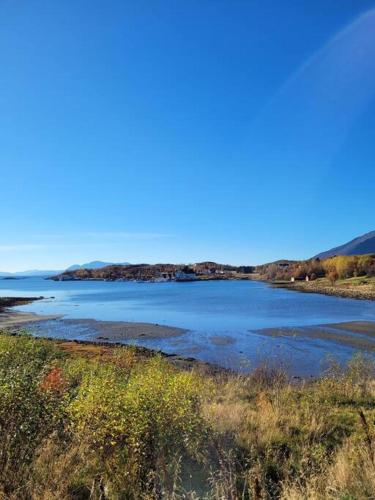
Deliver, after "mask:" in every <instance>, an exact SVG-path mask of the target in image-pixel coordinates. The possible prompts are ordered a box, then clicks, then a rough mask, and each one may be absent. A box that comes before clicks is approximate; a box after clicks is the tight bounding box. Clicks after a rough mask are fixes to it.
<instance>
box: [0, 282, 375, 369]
mask: <svg viewBox="0 0 375 500" xmlns="http://www.w3.org/2000/svg"><path fill="white" fill-rule="evenodd" d="M6 295H8V296H16V295H18V296H31V295H35V296H39V295H43V296H45V297H51V296H53V297H54V298H53V299H46V300H43V301H40V302H34V303H32V304H28V305H26V306H22V307H19V308H18V309H19V310H23V311H29V312H35V313H38V314H61V315H63V316H64V317H66V318H73V319H74V318H93V319H98V320H112V321H113V320H114V321H116V320H117V321H137V322H138V321H139V322H151V323H158V324H165V325H171V326H177V327H182V328H186V329H187V330H189V332H187V333H186V334H184V335H182V336H179V337H176V338H172V339H171V338H169V339H153V340H142V341H137V343H138V344H142V345H145V346H148V347H152V348H157V349H162V350H164V351H166V352H175V353H178V354H182V355H185V356H193V357H197V358H200V359H203V360H206V361H211V362H215V363H218V364H220V365H222V366H226V367H231V368H235V369H244V370H246V369H248V368H249V367H253V366H255V365H256V364H258V363H259V361H260V360H261V359H263V358H265V357H267V358H271V359H277V360H279V359H282V360H283V362H284V363H286V364H287V366H288V367H289V369H290V371H292V372H293V373H295V374H299V375H309V374H311V375H315V374H316V373H318V372H319V370H320V367H321V363H322V361H323V360H324V359H325V358H326V357H327V355H330V354H333V355H335V356H336V357H337V358H338V359H339V360H341V361H346V360H347V359H349V358H350V357H351V356H352V354H353V352H354V351H355V349H354V348H353V347H350V346H347V345H343V344H341V343H339V342H335V341H330V340H326V339H324V340H322V339H312V338H308V337H303V336H302V337H301V336H298V337H297V336H296V337H290V336H289V337H283V336H281V337H268V336H265V335H263V334H262V333H261V332H259V331H258V330H259V329H262V328H272V327H294V326H309V325H321V324H325V323H338V322H343V321H358V320H366V321H375V303H374V302H371V301H362V300H353V299H343V298H338V297H331V296H325V295H318V294H304V293H299V292H293V291H290V290H284V289H280V288H277V289H274V288H270V287H269V286H268V285H267V284H265V283H261V282H253V281H208V282H190V283H132V282H100V281H96V282H84V281H81V282H73V281H71V282H54V281H50V280H43V279H41V278H27V279H22V280H0V296H6ZM35 328H36V327H35ZM55 330H56V326H53V322H46V324H45V325H44V326H43V325H41V324H39V330H38V331H39V332H40V333H41V334H43V333H45V332H47V333H49V334H50V335H52V334H54V333H55V334H56V335H60V336H65V337H68V338H89V336H90V332H87V331H84V332H82V331H81V330H79V329H78V327H77V329H75V328H74V327H72V326H70V327H69V328H65V329H64V327H62V326H61V327H60V331H59V332H57V333H56V331H55Z"/></svg>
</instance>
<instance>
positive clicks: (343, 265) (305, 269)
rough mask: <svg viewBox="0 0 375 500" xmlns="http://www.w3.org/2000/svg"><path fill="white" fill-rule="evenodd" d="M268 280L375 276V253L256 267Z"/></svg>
mask: <svg viewBox="0 0 375 500" xmlns="http://www.w3.org/2000/svg"><path fill="white" fill-rule="evenodd" d="M256 272H258V273H259V274H260V275H261V276H262V278H263V279H267V280H271V281H274V280H287V281H290V280H291V279H292V278H294V279H296V280H302V279H306V277H308V279H309V280H315V279H317V278H328V279H329V280H330V281H331V282H335V281H337V280H338V279H347V278H354V277H359V276H369V277H373V276H375V254H369V255H352V256H344V255H339V256H336V257H330V258H329V259H324V260H320V259H310V260H304V261H287V260H284V261H278V262H272V263H270V264H264V265H262V266H258V267H257V269H256Z"/></svg>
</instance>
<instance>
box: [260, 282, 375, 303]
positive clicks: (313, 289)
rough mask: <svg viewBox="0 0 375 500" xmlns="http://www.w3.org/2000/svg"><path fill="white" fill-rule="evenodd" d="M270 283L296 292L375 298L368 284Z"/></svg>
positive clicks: (348, 297) (373, 291)
mask: <svg viewBox="0 0 375 500" xmlns="http://www.w3.org/2000/svg"><path fill="white" fill-rule="evenodd" d="M270 284H271V285H272V286H273V287H275V288H287V289H288V290H294V291H296V292H304V293H320V294H323V295H332V296H335V297H343V298H347V299H359V300H375V289H374V287H372V286H368V285H357V286H340V285H324V284H321V283H316V282H314V281H310V282H305V281H301V282H294V283H274V282H270Z"/></svg>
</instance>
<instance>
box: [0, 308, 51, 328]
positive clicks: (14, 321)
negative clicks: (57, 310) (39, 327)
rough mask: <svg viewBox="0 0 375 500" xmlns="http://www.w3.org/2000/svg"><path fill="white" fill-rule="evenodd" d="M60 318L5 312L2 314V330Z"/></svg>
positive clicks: (0, 315) (0, 317)
mask: <svg viewBox="0 0 375 500" xmlns="http://www.w3.org/2000/svg"><path fill="white" fill-rule="evenodd" d="M56 318H58V316H39V315H38V314H33V313H27V312H19V311H12V310H7V309H6V310H5V311H3V312H1V313H0V329H7V328H13V327H21V326H25V325H27V324H30V323H35V322H37V321H46V320H52V319H56Z"/></svg>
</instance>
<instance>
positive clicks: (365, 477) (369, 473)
mask: <svg viewBox="0 0 375 500" xmlns="http://www.w3.org/2000/svg"><path fill="white" fill-rule="evenodd" d="M91 354H92V352H91ZM374 380H375V377H374V363H373V361H372V360H370V359H366V358H364V357H362V356H357V357H355V358H353V360H352V361H351V362H350V363H349V365H348V366H347V367H346V368H345V369H342V368H341V367H340V366H338V365H336V364H334V363H332V364H331V367H330V369H329V370H328V371H327V373H326V374H325V375H324V376H323V377H322V378H321V379H319V380H316V381H313V382H309V383H307V382H301V383H299V384H291V383H290V382H289V381H288V378H287V377H286V374H285V373H284V372H283V370H282V369H279V368H274V367H273V368H272V367H267V366H262V367H260V368H258V369H257V370H255V371H254V372H253V373H252V374H250V375H248V376H242V375H241V376H240V375H234V374H233V375H232V374H227V373H224V374H221V375H215V376H212V377H210V376H207V375H203V374H200V373H198V372H195V371H183V370H180V369H177V368H174V367H172V366H171V365H170V364H168V363H167V362H166V361H164V360H163V359H162V358H161V357H160V356H154V357H151V358H148V359H146V358H145V359H142V358H140V357H139V356H138V354H137V352H136V351H135V350H134V349H131V348H126V347H124V348H114V349H113V350H111V354H110V355H107V356H106V357H105V358H99V357H98V358H95V357H93V356H91V355H90V359H88V358H86V357H85V355H84V353H81V352H80V353H79V354H78V355H75V356H72V355H71V354H67V353H64V352H63V351H62V350H61V349H60V348H59V344H57V343H54V342H51V341H47V340H42V339H33V338H31V337H28V336H27V335H23V336H8V335H6V334H1V335H0V439H1V443H0V498H3V499H11V500H12V499H20V500H23V499H25V500H26V499H43V500H49V499H77V500H78V499H89V498H92V499H159V498H160V499H162V498H163V499H164V498H165V499H170V500H172V499H180V498H187V499H207V500H208V499H233V500H234V499H236V500H237V499H272V498H281V499H301V498H307V499H309V498H311V499H325V498H332V499H344V498H345V499H352V498H353V499H354V498H359V499H362V498H374V497H375V435H374V418H375V398H374V396H375V394H374V388H375V385H374Z"/></svg>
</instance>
